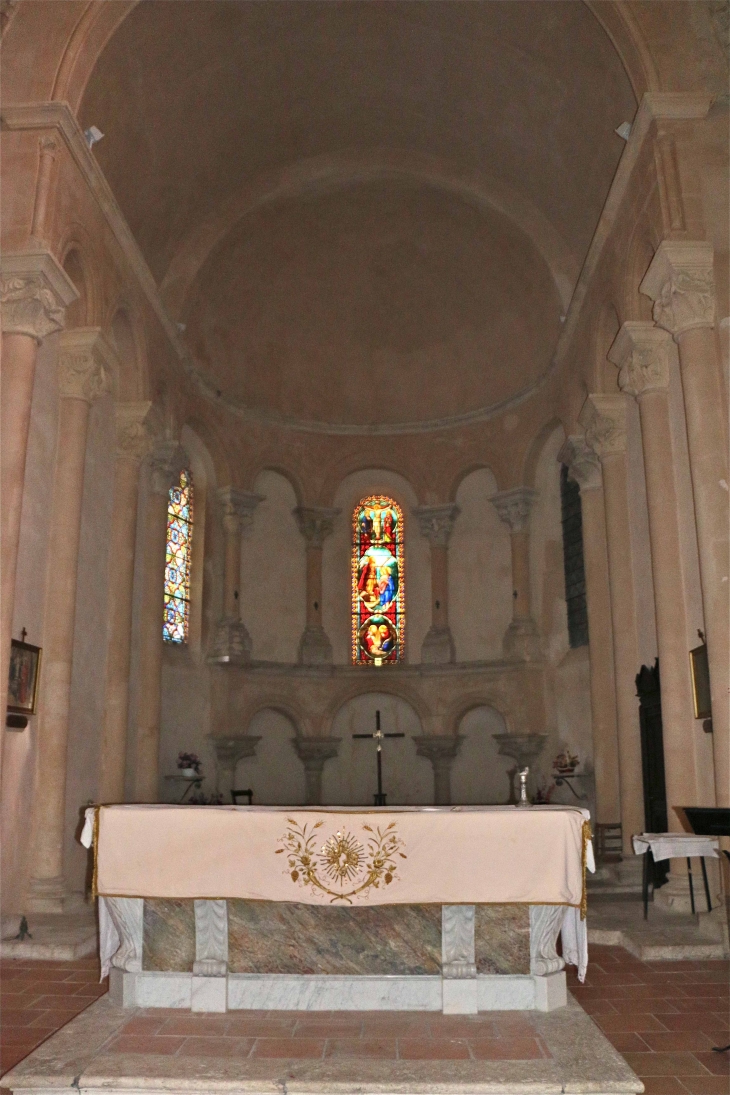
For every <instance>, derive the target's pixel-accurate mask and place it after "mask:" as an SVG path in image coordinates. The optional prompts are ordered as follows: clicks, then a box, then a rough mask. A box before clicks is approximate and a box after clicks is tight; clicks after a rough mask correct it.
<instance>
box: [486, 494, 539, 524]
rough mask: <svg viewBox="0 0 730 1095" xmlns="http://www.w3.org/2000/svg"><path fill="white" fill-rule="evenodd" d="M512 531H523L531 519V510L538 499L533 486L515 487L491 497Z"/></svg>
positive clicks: (491, 500)
mask: <svg viewBox="0 0 730 1095" xmlns="http://www.w3.org/2000/svg"><path fill="white" fill-rule="evenodd" d="M489 501H490V502H491V503H492V505H493V506H494V508H495V509H496V511H497V513H498V514H499V516H500V518H501V519H502V521H504V523H505V525H507V527H508V528H509V530H510V532H523V531H524V529H526V528H527V526H528V523H529V520H530V512H531V510H532V507H533V506H534V504H535V502H536V501H537V491H536V490H533V489H532V488H531V487H515V488H514V489H513V490H503V491H501V492H500V493H499V494H493V495H492V497H491V498H490V499H489Z"/></svg>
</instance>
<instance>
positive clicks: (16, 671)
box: [8, 639, 41, 715]
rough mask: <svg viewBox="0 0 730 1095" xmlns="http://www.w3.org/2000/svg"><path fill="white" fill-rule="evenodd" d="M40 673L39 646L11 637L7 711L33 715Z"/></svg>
mask: <svg viewBox="0 0 730 1095" xmlns="http://www.w3.org/2000/svg"><path fill="white" fill-rule="evenodd" d="M40 675H41V648H40V647H39V646H31V645H30V643H21V642H19V641H18V640H17V639H12V640H11V643H10V672H9V674H8V711H18V712H20V713H21V714H23V715H35V708H36V701H37V699H38V681H39V679H40Z"/></svg>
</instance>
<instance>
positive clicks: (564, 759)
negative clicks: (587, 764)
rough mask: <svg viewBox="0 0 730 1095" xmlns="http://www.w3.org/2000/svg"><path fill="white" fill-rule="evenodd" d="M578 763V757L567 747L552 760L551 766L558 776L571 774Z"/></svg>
mask: <svg viewBox="0 0 730 1095" xmlns="http://www.w3.org/2000/svg"><path fill="white" fill-rule="evenodd" d="M579 764H580V761H579V759H578V757H577V756H576V755H575V754H574V753H571V752H570V750H569V749H564V750H563V751H562V753H558V755H557V757H556V758H555V760H554V761H553V768H554V769H555V771H556V772H557V773H558V775H560V776H571V775H572V774H573V772H574V771H575V770H576V768H577V767H578V765H579Z"/></svg>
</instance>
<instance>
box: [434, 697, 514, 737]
mask: <svg viewBox="0 0 730 1095" xmlns="http://www.w3.org/2000/svg"><path fill="white" fill-rule="evenodd" d="M479 707H490V708H492V709H493V710H494V711H496V712H497V714H498V715H499V717H500V718H501V719H502V720H503V721H504V726H505V731H506V732H507V733H511V732H512V729H513V727H512V720H511V718H510V715H509V712H508V711H507V710H506V709H505V704H504V699H503V697H502V696H501V695H500V693H499V690H498V689H494V690H492V689H490V688H485V689H481V690H480V691H479V692H475V693H472V695H470V696H462V697H460V698H459V699H458V700H457V701H456V703H453V704H452V705H451V707H450V708H449V710H448V712H447V714H446V718H445V720H444V722H445V725H446V728H447V733H449V734H453V736H454V737H456V736H457V735H458V733H459V727H460V725H461V723H462V721H463V720H464V719H465V718H466V716H467V715H468V714H469V712H470V711H475V710H476V709H477V708H479Z"/></svg>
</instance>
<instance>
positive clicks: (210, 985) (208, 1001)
mask: <svg viewBox="0 0 730 1095" xmlns="http://www.w3.org/2000/svg"><path fill="white" fill-rule="evenodd" d="M226 980H227V979H226V978H225V977H217V976H216V977H200V976H197V975H195V974H193V977H192V979H191V986H190V1007H191V1010H192V1011H227V1010H228V1007H227V1004H228V991H227V984H226Z"/></svg>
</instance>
